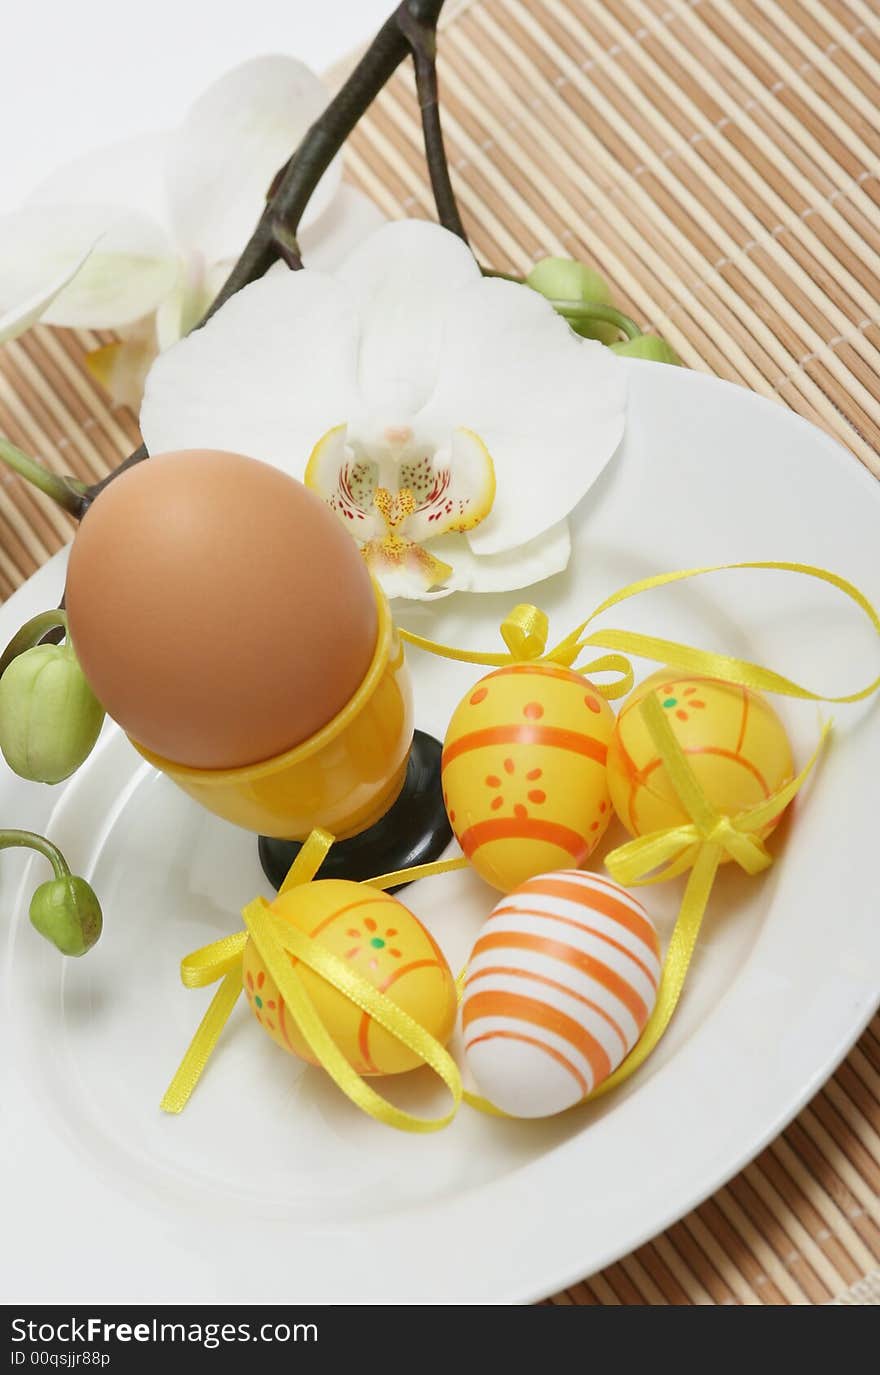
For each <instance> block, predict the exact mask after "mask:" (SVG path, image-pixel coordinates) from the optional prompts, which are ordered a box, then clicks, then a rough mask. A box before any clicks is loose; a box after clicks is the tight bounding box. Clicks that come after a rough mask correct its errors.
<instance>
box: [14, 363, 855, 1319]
mask: <svg viewBox="0 0 880 1375" xmlns="http://www.w3.org/2000/svg"><path fill="white" fill-rule="evenodd" d="M626 366H627V367H628V368H629V369H631V370H634V371H639V370H645V369H651V370H654V369H656V368H657V366H658V365H656V364H652V363H648V362H641V361H637V360H627V364H626ZM682 376H684V377H686V378H687V379H688V382H687V383H686V385H688V386H690V385H697V386H700V387H705V386H708V387H710V388H717V387H722V388H725V389H730V388H734V389H735V390H736V391H737V392H738V393H744V394H745V395H746V396H748V397H749V398H750V401H752V402H759V403H761V404H762V405H766V406H767V407H772V408H773V410H774V412H777V411H781V413H782V414H783V415H784V416H785V417H786V420H787V421H789V422H794V423H795V425H796V426H798V427H801V426H802V427H806V431H808V432H809V433H810V435H811V436H812V439H813V441H815V440H816V438H817V437H818V438H819V439H820V440H821V441H823V447H824V448H825V451H826V456H827V457H828V458H829V459H830V458H832V457H833V459H834V461H835V462H836V463H837V464H838V468H839V470H840V472H841V473H847V474H849V477H847V478H846V479H845V480H846V481H850V480H853V474H854V471H855V470H857V471H858V472H859V473H860V474H861V475H862V476H859V477H855V479H854V480H855V481H856V482H864V484H865V487H864V490H865V492H866V493H867V491H868V489H869V488H870V490H871V491H872V493H873V496H872V497H871V500H872V501H878V503H880V484H878V482H877V480H876V479H875V478H874V476H873V475H872V474H871V472H870V471H869V470H868V468H867V467H866V466H865V465H863V464H861V463H860V462H859V460H858V459H857V458H856V457H855V456H854V455H853V454H851V453H850V452H849V451H848V450H847V449H845V448H844V447H843V446H842V445H841V444H840V443H839V442H838V441H837V440H835V439H834V438H833V437H832V436H831V435H830V434H828V433H827V432H826V431H824V430H821V429H818V428H817V427H816V426H814V425H812V424H811V422H809V421H807V420H806V419H805V418H804V417H802V416H799V415H797V414H796V413H794V412H792V411H789V410H788V409H787V408H785V407H784V406H781V405H779V404H778V403H774V402H772V401H771V400H770V399H768V398H766V397H761V396H759V395H757V394H755V393H751V392H749V391H748V389H747V388H744V387H741V386H739V385H738V384H735V383H730V382H726V381H724V380H722V379H718V378H714V377H712V376H711V375H710V374H706V373H697V372H685V371H684V370H683V371H682ZM676 385H678V383H676ZM65 557H66V550H62V551H60V552H59V554H57V555H55V556H53V558H51V559H50V560H49V561H48V562H47V563H46V564H44V565H43V566H42V567H41V568H40V569H39V570H37V572H36V573H35V574H34V575H33V576H32V577H31V578H30V579H28V580H27V581H26V582H25V583H24V584H23V585H22V586H21V587H20V588H18V589H17V590H16V591H15V592H14V593H13V594H12V596H11V597H10V598H9V599H8V600H7V601H6V602H5V603H4V605H3V606H2V607H0V627H5V623H6V621H7V619H11V617H12V615H13V614H14V613H15V612H16V610H17V608H18V606H19V605H21V604H22V603H26V602H27V601H28V600H29V599H30V598H31V597H32V596H33V592H34V585H35V583H37V582H39V583H42V582H43V581H44V580H45V581H48V580H49V579H50V578H51V576H52V574H53V573H54V572H55V571H56V570H60V569H61V568H62V567H63V562H64V559H65ZM462 595H467V594H462ZM0 638H2V635H0ZM4 777H5V775H4ZM763 933H764V925H763V924H762V927H761V930H760V932H759V936H758V942H756V948H757V947H758V945H759V943H760V939H761V936H762V935H763ZM750 958H751V956H750ZM878 998H880V989H878V992H877V995H876V997H875V998H873V999H871V998H870V997H866V998H865V1000H864V1002H863V1003H858V1004H854V1006H853V1015H852V1017H851V1018H850V1020H849V1021H848V1022H847V1026H846V1030H845V1032H844V1033H843V1034H838V1035H837V1037H836V1038H835V1041H834V1044H833V1045H832V1044H830V1042H829V1048H828V1050H827V1053H824V1054H823V1055H822V1056H821V1059H820V1061H819V1062H818V1063H817V1064H816V1065H815V1067H814V1069H813V1071H812V1073H811V1074H810V1075H809V1076H808V1077H807V1078H806V1079H805V1081H804V1082H803V1083H802V1084H801V1087H800V1088H799V1089H798V1090H797V1091H796V1092H793V1093H790V1094H788V1095H787V1096H786V1098H785V1101H784V1102H783V1101H780V1105H779V1107H778V1109H777V1110H776V1112H775V1113H774V1114H772V1116H771V1118H770V1119H768V1121H767V1124H766V1125H765V1127H764V1129H763V1130H762V1131H761V1132H759V1133H758V1134H757V1135H752V1136H751V1137H750V1144H749V1145H748V1146H747V1147H742V1146H740V1147H739V1148H737V1149H732V1150H731V1152H730V1158H729V1159H728V1160H727V1161H726V1163H724V1164H722V1165H721V1166H712V1167H711V1168H710V1167H706V1168H705V1169H704V1171H703V1176H704V1177H703V1178H702V1179H701V1182H700V1183H699V1184H698V1185H697V1186H696V1189H691V1190H689V1191H687V1190H686V1192H688V1201H686V1202H684V1203H682V1202H681V1199H680V1198H678V1199H677V1200H676V1201H671V1202H670V1204H669V1206H668V1208H666V1209H665V1210H663V1209H660V1210H657V1211H652V1212H651V1216H650V1219H649V1220H647V1221H646V1222H645V1223H644V1225H642V1226H641V1227H637V1226H634V1227H631V1229H630V1231H629V1232H627V1233H626V1234H625V1235H622V1236H621V1235H618V1236H617V1238H616V1239H615V1240H614V1241H613V1242H609V1244H608V1245H607V1247H606V1249H605V1251H604V1252H599V1253H597V1255H596V1256H590V1258H589V1260H588V1261H587V1262H586V1263H587V1264H589V1265H590V1267H591V1269H590V1271H589V1273H595V1272H596V1271H597V1270H600V1269H602V1268H604V1267H605V1266H607V1265H608V1264H610V1263H612V1262H613V1261H614V1260H616V1259H618V1258H619V1257H620V1256H622V1255H626V1254H629V1253H630V1252H632V1251H633V1250H635V1249H637V1248H638V1247H639V1246H640V1245H642V1244H644V1242H645V1241H646V1240H648V1239H649V1238H650V1237H652V1236H656V1235H658V1234H659V1233H660V1232H663V1231H665V1230H666V1229H667V1228H668V1227H669V1226H671V1225H672V1224H673V1223H674V1222H675V1221H676V1220H678V1219H680V1218H681V1217H682V1216H684V1215H685V1214H686V1213H687V1212H690V1211H692V1209H693V1208H695V1207H697V1206H699V1204H700V1203H701V1202H703V1201H704V1200H705V1199H706V1198H707V1197H709V1196H711V1195H712V1194H713V1193H715V1192H717V1190H718V1189H720V1188H722V1187H723V1186H724V1185H725V1184H726V1183H727V1181H728V1180H729V1179H731V1178H733V1177H734V1176H735V1175H736V1174H737V1173H738V1172H739V1171H741V1170H742V1169H743V1168H744V1167H745V1165H747V1164H748V1163H749V1162H750V1161H752V1160H753V1159H754V1158H755V1157H756V1156H757V1155H758V1154H760V1152H761V1151H762V1150H763V1149H764V1148H765V1147H766V1146H767V1144H768V1143H769V1142H770V1141H772V1140H773V1139H774V1138H775V1137H776V1136H778V1135H779V1133H780V1132H781V1131H782V1130H784V1128H785V1126H786V1125H787V1124H788V1123H789V1122H790V1121H791V1120H792V1119H793V1118H794V1117H795V1116H796V1115H797V1114H798V1112H800V1111H801V1109H802V1108H803V1106H804V1105H805V1104H806V1103H807V1102H808V1101H809V1100H810V1099H811V1098H812V1097H813V1096H814V1095H815V1093H816V1092H817V1091H818V1090H819V1089H820V1088H821V1085H822V1084H823V1083H824V1082H825V1081H826V1080H827V1079H828V1078H829V1077H830V1076H831V1075H832V1074H833V1073H834V1072H835V1070H836V1068H837V1067H838V1066H839V1065H840V1063H841V1062H842V1061H843V1060H844V1059H845V1058H846V1056H847V1054H848V1053H849V1051H850V1049H851V1048H852V1046H853V1045H854V1044H855V1042H856V1041H857V1040H858V1038H859V1036H860V1035H861V1034H862V1032H863V1030H864V1028H865V1026H866V1025H867V1024H868V1022H869V1021H870V1019H871V1017H872V1016H873V1015H874V1011H875V1009H876V1005H877V999H878ZM725 1001H726V998H723V999H722V1000H721V1004H720V1005H719V1009H716V1011H715V1012H713V1014H712V1016H711V1019H707V1020H713V1021H714V1020H715V1017H716V1016H717V1014H718V1010H720V1007H721V1006H723V1004H724V1002H725ZM0 1011H2V1004H0ZM693 1039H699V1038H698V1037H695V1038H692V1040H693ZM690 1049H691V1042H688V1043H686V1044H685V1045H684V1046H682V1047H681V1049H680V1052H679V1055H678V1056H676V1060H678V1059H679V1058H681V1057H686V1056H687V1054H688V1053H689V1050H690ZM663 1077H664V1074H663V1070H661V1071H660V1072H658V1074H657V1076H656V1078H655V1080H653V1081H649V1082H647V1083H646V1084H645V1086H644V1091H645V1092H647V1091H649V1090H650V1089H651V1086H652V1083H653V1084H656V1083H657V1082H658V1081H660V1080H662V1078H663ZM634 1098H635V1095H633V1097H632V1098H630V1099H627V1100H624V1102H622V1103H621V1105H620V1110H621V1111H622V1110H624V1109H625V1108H626V1107H627V1105H628V1104H631V1103H632V1102H633V1101H634ZM579 1138H580V1133H575V1134H573V1135H572V1136H571V1137H570V1138H569V1139H568V1141H567V1142H566V1143H564V1144H565V1146H572V1147H574V1146H576V1144H577V1142H578V1140H579ZM549 1154H553V1152H549V1153H548V1155H549ZM547 1158H548V1157H547V1156H544V1157H538V1158H537V1160H532V1161H530V1162H528V1163H527V1164H525V1165H524V1166H522V1167H519V1168H521V1169H525V1170H530V1169H534V1168H535V1167H536V1166H539V1165H541V1164H542V1163H544V1164H546V1161H547ZM500 1182H501V1181H493V1184H492V1186H491V1187H493V1188H494V1187H497V1186H498V1184H499V1183H500ZM469 1193H470V1190H466V1191H465V1193H464V1195H463V1196H462V1197H464V1198H466V1197H467V1195H468V1194H469ZM455 1201H456V1202H458V1201H459V1200H458V1199H456V1200H455ZM426 1206H427V1207H428V1208H429V1210H430V1209H433V1208H435V1207H437V1206H441V1207H442V1206H444V1205H442V1204H440V1205H438V1204H435V1203H432V1204H430V1205H426ZM412 1211H414V1210H411V1211H410V1213H409V1214H407V1216H410V1215H412ZM395 1222H396V1216H393V1217H392V1218H389V1219H379V1220H373V1219H370V1222H369V1224H368V1225H369V1226H370V1228H371V1229H373V1230H375V1231H376V1233H377V1235H378V1236H379V1237H381V1235H382V1233H383V1232H384V1231H385V1229H386V1227H393V1224H394V1223H395ZM337 1225H340V1226H341V1225H342V1224H335V1223H332V1222H331V1223H322V1224H321V1228H320V1230H330V1231H333V1230H335V1229H336V1227H337ZM307 1229H308V1224H307ZM553 1249H555V1248H551V1250H550V1252H549V1254H550V1255H552V1253H553ZM585 1249H586V1248H585ZM594 1262H595V1263H594ZM538 1268H540V1269H541V1275H540V1277H537V1276H536V1279H535V1282H534V1284H533V1285H532V1286H525V1285H523V1286H520V1287H518V1288H512V1289H511V1290H509V1291H508V1292H507V1293H505V1294H502V1295H500V1296H496V1297H494V1298H492V1299H490V1300H488V1301H489V1302H495V1303H500V1304H505V1303H527V1302H532V1301H535V1300H536V1299H539V1298H542V1297H545V1296H546V1295H547V1294H549V1293H554V1292H557V1291H558V1290H560V1289H564V1288H567V1287H569V1286H570V1285H571V1284H574V1283H576V1282H578V1281H579V1280H581V1279H583V1278H584V1266H583V1263H575V1262H574V1260H567V1259H566V1260H563V1259H562V1258H561V1259H560V1264H559V1266H558V1267H557V1268H554V1267H552V1265H551V1264H550V1263H549V1262H548V1256H547V1255H545V1256H544V1257H543V1263H542V1265H540V1266H539V1267H538ZM183 1301H185V1300H183ZM223 1301H224V1300H223V1299H222V1298H218V1299H217V1300H216V1302H218V1303H220V1302H223ZM326 1301H327V1302H331V1301H332V1300H330V1299H327V1300H326ZM410 1301H411V1302H418V1301H419V1300H417V1299H413V1300H409V1299H406V1300H403V1301H402V1302H410ZM440 1301H441V1302H450V1303H451V1302H486V1301H487V1300H485V1299H479V1298H473V1297H472V1296H471V1297H469V1298H465V1299H451V1298H445V1299H443V1300H440ZM367 1302H369V1300H367Z"/></svg>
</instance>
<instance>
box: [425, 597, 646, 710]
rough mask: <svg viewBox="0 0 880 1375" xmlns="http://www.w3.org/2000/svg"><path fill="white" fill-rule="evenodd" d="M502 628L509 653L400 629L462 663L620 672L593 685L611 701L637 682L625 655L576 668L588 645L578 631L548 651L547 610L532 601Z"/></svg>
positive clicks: (522, 605) (433, 651) (512, 614)
mask: <svg viewBox="0 0 880 1375" xmlns="http://www.w3.org/2000/svg"><path fill="white" fill-rule="evenodd" d="M500 629H501V638H502V639H503V641H504V643H505V644H506V645H507V653H506V654H505V653H503V652H501V651H500V650H485V651H484V650H478V649H458V648H456V646H455V645H446V644H441V643H439V642H438V641H437V640H429V639H427V638H426V637H425V636H424V635H416V634H414V632H413V631H411V630H400V631H399V634H400V637H401V639H402V640H406V642H407V644H411V645H414V646H415V647H416V648H417V649H424V650H427V652H428V653H429V654H439V655H440V657H441V658H443V659H455V660H456V661H457V662H458V663H461V664H482V665H484V666H485V667H487V668H503V667H505V666H506V665H507V664H522V663H526V664H527V663H537V662H540V663H546V664H561V665H562V666H563V667H564V668H573V669H574V671H575V673H581V674H583V675H584V676H585V677H586V676H587V675H589V674H593V673H617V674H618V675H619V676H618V678H617V680H616V681H615V682H611V683H596V682H593V684H592V686H593V688H594V690H595V691H596V692H597V693H598V694H599V696H600V697H604V698H606V700H607V701H614V700H615V699H616V698H617V697H625V696H626V694H627V693H628V692H629V690H630V688H631V687H632V685H633V670H632V664H631V663H630V661H629V659H627V658H625V657H624V655H623V654H602V655H600V656H599V658H598V659H593V660H592V661H591V662H590V663H589V664H583V665H579V666H577V667H575V659H576V658H577V657H578V655H579V654H580V652H581V650H582V649H583V647H584V646H583V643H582V642H580V641H579V639H578V635H579V631H577V630H576V631H573V632H572V634H571V635H566V637H565V639H564V640H560V642H559V644H558V645H556V646H555V648H553V649H550V650H548V649H547V636H548V634H549V631H550V623H549V621H548V620H547V615H546V612H544V611H542V610H541V609H540V607H537V606H532V605H531V603H529V602H522V603H520V605H519V606H515V607H514V608H513V610H512V611H511V612H510V613H509V615H507V616H505V618H504V620H503V621H502V622H501V627H500ZM581 629H582V627H581ZM545 651H546V652H545Z"/></svg>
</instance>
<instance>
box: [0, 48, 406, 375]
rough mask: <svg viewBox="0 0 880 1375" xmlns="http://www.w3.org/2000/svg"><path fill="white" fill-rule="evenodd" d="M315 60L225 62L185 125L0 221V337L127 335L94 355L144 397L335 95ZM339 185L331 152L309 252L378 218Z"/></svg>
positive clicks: (92, 157)
mask: <svg viewBox="0 0 880 1375" xmlns="http://www.w3.org/2000/svg"><path fill="white" fill-rule="evenodd" d="M328 98H329V96H328V92H327V89H326V87H325V86H324V84H323V83H322V82H321V81H320V79H319V78H318V77H317V76H315V75H314V74H313V73H312V72H311V71H310V70H309V69H308V67H306V66H304V65H303V63H301V62H299V61H297V60H296V59H295V58H292V57H282V56H267V57H258V58H254V59H253V60H251V61H248V62H244V63H243V64H242V65H241V66H239V67H235V68H234V69H233V70H232V71H230V72H227V73H226V75H225V76H222V77H221V78H220V79H219V80H218V81H216V82H214V84H213V85H211V86H209V87H208V89H207V90H206V91H205V92H204V93H203V94H202V95H201V96H200V97H199V98H198V100H196V102H195V104H194V105H192V106H191V108H190V110H189V111H188V113H187V115H186V116H185V118H184V120H183V122H182V124H181V125H180V127H179V128H178V129H175V130H172V131H170V132H168V133H164V134H147V135H142V136H140V137H138V138H134V139H129V140H126V141H124V142H121V143H116V144H112V145H110V146H109V147H106V148H102V149H99V150H98V151H97V152H94V153H90V154H87V155H86V156H84V157H81V158H78V159H76V160H75V161H74V162H72V163H70V164H68V165H67V166H66V167H63V168H61V169H59V170H58V171H57V172H55V173H53V174H52V175H51V176H50V177H49V178H48V179H47V180H46V181H44V182H43V183H42V184H41V185H40V186H38V187H37V189H36V190H35V191H34V192H33V193H32V195H31V196H30V198H29V200H28V202H27V203H26V204H25V205H24V206H23V207H22V208H21V209H20V210H18V211H15V212H13V213H12V214H10V215H6V216H3V217H0V342H2V341H3V340H4V339H9V338H12V337H14V336H15V335H16V334H20V333H22V332H23V331H24V330H25V329H28V328H29V327H30V326H31V325H32V324H34V323H35V322H36V321H37V320H38V319H42V320H43V321H44V322H45V323H46V324H51V325H68V326H72V327H79V328H86V329H112V330H117V331H120V332H122V333H123V334H124V335H126V334H127V335H128V337H127V338H126V339H125V340H124V342H123V343H122V344H113V345H110V346H109V347H108V348H105V349H101V350H98V351H97V352H96V353H95V354H93V355H92V356H91V366H92V369H93V371H94V372H95V373H96V375H97V376H98V377H99V379H100V380H101V381H102V382H104V383H105V385H107V386H108V387H109V389H110V390H111V391H113V392H114V393H115V394H116V395H117V399H122V400H127V401H132V400H137V401H139V399H140V389H141V384H142V381H143V377H144V376H145V375H146V372H147V370H148V368H149V364H150V363H151V362H152V359H153V357H154V356H155V353H156V351H157V349H158V348H166V347H167V346H168V345H169V344H171V343H173V342H175V341H176V340H177V339H179V338H180V337H181V335H182V334H184V333H186V331H187V330H188V329H190V328H191V327H192V325H193V324H195V322H196V321H197V320H198V319H199V318H200V316H201V315H202V314H203V313H204V311H205V309H206V308H207V306H208V305H209V304H210V302H211V300H212V299H213V298H214V296H215V295H216V293H217V291H218V290H219V289H220V287H221V286H222V284H223V282H224V281H225V279H226V277H227V276H228V275H229V272H230V270H231V268H232V265H233V263H234V261H235V259H236V258H237V257H238V256H239V254H240V253H241V251H242V249H243V248H244V246H245V243H246V242H247V240H248V238H249V236H250V234H251V232H252V230H253V228H254V226H255V224H256V222H257V220H258V218H259V216H260V213H261V211H262V208H263V205H264V204H265V197H266V191H267V188H268V186H269V184H270V183H271V181H272V178H273V176H274V175H275V173H276V172H277V171H278V169H279V168H280V167H281V166H282V165H283V164H284V163H285V162H286V161H287V159H288V158H289V157H290V155H291V153H292V152H293V151H294V149H295V148H296V147H297V145H298V143H299V142H300V140H301V138H302V136H303V134H304V133H305V132H306V130H307V129H308V127H309V125H310V124H311V123H312V122H313V121H314V119H315V118H316V117H317V116H318V115H319V114H320V113H321V111H322V110H323V108H324V106H325V105H326V104H327V101H328ZM382 221H383V216H382V215H381V213H380V212H379V210H378V209H377V208H376V207H375V206H374V205H373V203H372V202H371V201H369V200H368V199H367V197H366V196H364V195H363V194H362V193H361V192H359V191H356V190H355V189H354V188H353V187H350V186H343V185H341V164H340V160H339V158H337V159H336V160H335V161H334V162H333V163H332V164H331V166H330V167H329V168H328V170H327V172H326V173H325V174H324V176H323V177H322V179H321V181H320V183H319V185H318V186H317V188H316V190H315V192H314V195H313V196H312V198H311V201H310V203H309V206H308V209H307V211H306V213H305V215H304V217H303V221H302V224H301V228H300V246H301V248H302V251H303V254H304V256H305V257H307V258H308V259H309V260H310V261H314V263H315V265H316V266H319V267H322V266H335V264H336V263H337V262H339V261H340V260H341V258H342V257H343V256H344V255H345V253H346V252H347V251H348V250H349V249H350V248H352V247H353V246H354V245H355V244H356V243H358V242H359V241H360V240H361V239H362V238H363V236H364V234H365V233H366V232H368V231H369V230H371V229H374V228H375V227H376V225H377V224H380V223H382Z"/></svg>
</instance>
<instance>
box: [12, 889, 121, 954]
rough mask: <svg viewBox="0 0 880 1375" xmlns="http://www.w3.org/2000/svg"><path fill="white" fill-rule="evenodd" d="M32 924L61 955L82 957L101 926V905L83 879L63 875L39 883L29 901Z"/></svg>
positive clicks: (89, 948) (93, 941) (102, 920)
mask: <svg viewBox="0 0 880 1375" xmlns="http://www.w3.org/2000/svg"><path fill="white" fill-rule="evenodd" d="M30 918H31V925H32V926H33V927H35V929H36V930H37V931H39V933H40V935H41V936H45V938H46V940H47V941H51V943H52V945H54V946H55V947H56V949H58V950H60V951H61V953H62V955H84V954H85V953H86V951H87V950H91V948H92V946H93V945H94V944H95V942H96V941H97V940H98V937H99V936H100V934H101V931H102V929H103V926H104V918H103V916H102V915H101V905H100V903H99V902H98V899H97V898H96V897H95V894H94V892H93V890H92V889H91V887H90V886H89V884H87V883H86V881H85V879H84V878H77V877H76V876H75V875H73V874H62V875H61V877H60V878H51V879H49V881H48V882H47V883H41V884H40V886H39V888H38V889H37V890H36V892H35V893H34V895H33V897H32V898H31V905H30Z"/></svg>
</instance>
